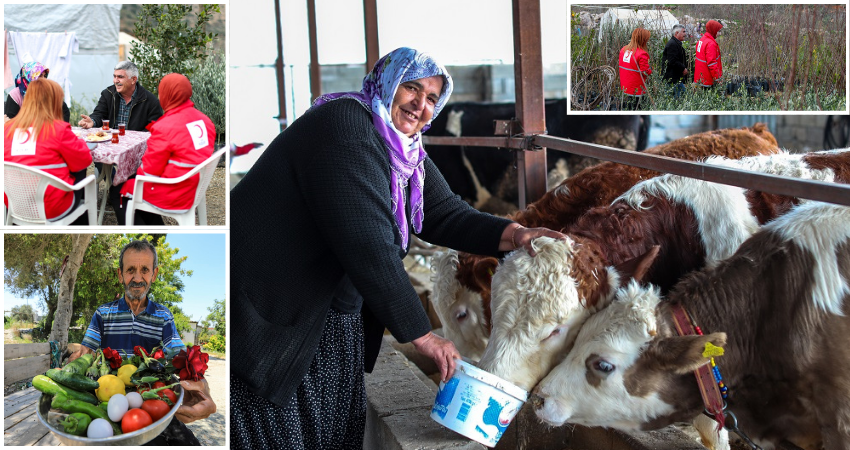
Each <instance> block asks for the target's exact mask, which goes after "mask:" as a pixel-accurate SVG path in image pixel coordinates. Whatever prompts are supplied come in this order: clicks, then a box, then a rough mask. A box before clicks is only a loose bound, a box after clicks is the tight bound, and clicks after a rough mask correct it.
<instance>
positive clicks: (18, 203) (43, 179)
mask: <svg viewBox="0 0 850 450" xmlns="http://www.w3.org/2000/svg"><path fill="white" fill-rule="evenodd" d="M94 180H95V178H94V175H89V176H87V177H85V178H84V179H83V180H81V181H80V182H79V183H77V184H74V185H71V184H68V183H66V182H65V181H63V180H61V179H59V178H57V177H55V176H53V175H51V174H49V173H47V172H44V171H42V170H38V169H33V168H32V167H28V166H25V165H23V164H17V163H12V162H5V161H4V162H3V190H4V191H5V193H6V196H7V197H8V198H9V210H8V211H7V212H6V225H15V224H17V225H50V226H65V225H70V224H71V222H73V221H74V220H76V219H77V218H78V217H80V216H82V215H83V214H85V213H86V212H88V215H89V224H90V225H94V224H96V223H97V190H96V186H95V183H94ZM47 186H53V187H55V188H57V189H60V190H63V191H66V192H74V191H78V190H80V189H84V191H83V192H84V194H85V200H84V201H83V203H82V204H80V205H78V206H77V207H76V208H74V210H73V211H71V212H70V213H68V214H67V215H66V216H65V217H63V218H61V219H59V220H52V221H51V220H47V213H46V212H45V210H44V192H45V191H46V190H47Z"/></svg>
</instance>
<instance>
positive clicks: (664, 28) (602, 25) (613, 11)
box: [599, 8, 679, 39]
mask: <svg viewBox="0 0 850 450" xmlns="http://www.w3.org/2000/svg"><path fill="white" fill-rule="evenodd" d="M677 23H679V21H678V19H676V17H674V16H673V14H671V13H670V11H665V10H655V9H639V10H637V11H635V10H633V9H621V8H610V9H608V11H605V14H603V15H602V19H601V20H600V22H599V30H600V32H599V39H602V32H603V30H605V29H610V28H613V27H618V26H619V27H623V28H626V29H629V30H633V29H635V28H637V27H643V28H646V29H647V30H649V31H651V32H653V33H663V34H665V35H667V34H670V32H671V31H672V30H673V25H676V24H677Z"/></svg>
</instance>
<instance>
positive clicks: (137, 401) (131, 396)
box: [126, 392, 144, 409]
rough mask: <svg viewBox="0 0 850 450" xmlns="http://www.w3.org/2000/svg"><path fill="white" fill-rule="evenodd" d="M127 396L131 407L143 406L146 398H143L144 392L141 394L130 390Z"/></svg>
mask: <svg viewBox="0 0 850 450" xmlns="http://www.w3.org/2000/svg"><path fill="white" fill-rule="evenodd" d="M126 397H127V401H128V402H129V403H130V408H131V409H132V408H141V407H142V403H144V400H142V394H139V393H138V392H130V393H128V394H127V395H126Z"/></svg>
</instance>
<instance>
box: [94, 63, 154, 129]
mask: <svg viewBox="0 0 850 450" xmlns="http://www.w3.org/2000/svg"><path fill="white" fill-rule="evenodd" d="M161 116H162V107H161V106H160V105H159V99H157V98H156V96H155V95H153V94H152V93H151V92H149V91H148V90H147V89H145V88H143V87H142V85H141V84H139V69H138V67H136V65H135V64H133V62H132V61H121V62H119V63H118V64H117V65H116V66H115V71H114V72H113V73H112V86H109V87H107V88H106V89H104V90H103V92H101V93H100V100H99V101H98V102H97V106H95V108H94V112H93V113H91V116H87V115H85V114H81V115H80V117H81V119H80V121H79V123H78V125H79V126H81V127H83V128H91V127H101V126H103V121H104V120H108V121H109V126H110V127H111V128H114V129H118V124H119V123H123V124H125V125H126V127H127V128H126V129H127V130H132V131H147V129H146V127H147V126H148V124H150V123H151V122H153V121H154V120H156V119H159V118H160V117H161Z"/></svg>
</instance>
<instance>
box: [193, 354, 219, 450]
mask: <svg viewBox="0 0 850 450" xmlns="http://www.w3.org/2000/svg"><path fill="white" fill-rule="evenodd" d="M204 378H206V379H207V383H208V384H209V385H210V394H212V398H213V401H215V406H216V412H215V414H213V415H211V416H209V417H207V418H206V419H204V420H198V421H196V422H192V423H189V424H186V426H187V427H189V429H190V430H192V432H193V433H195V437H197V438H198V440H199V441H201V445H215V446H224V445H225V437H224V433H225V418H226V417H227V415H228V414H229V413H228V411H229V410H230V408H229V406H230V405H229V402H228V393H229V392H230V387H229V385H230V377H229V376H228V375H227V361H226V360H225V359H223V358H216V357H214V356H210V360H209V362H208V363H207V371H206V373H205V374H204Z"/></svg>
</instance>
